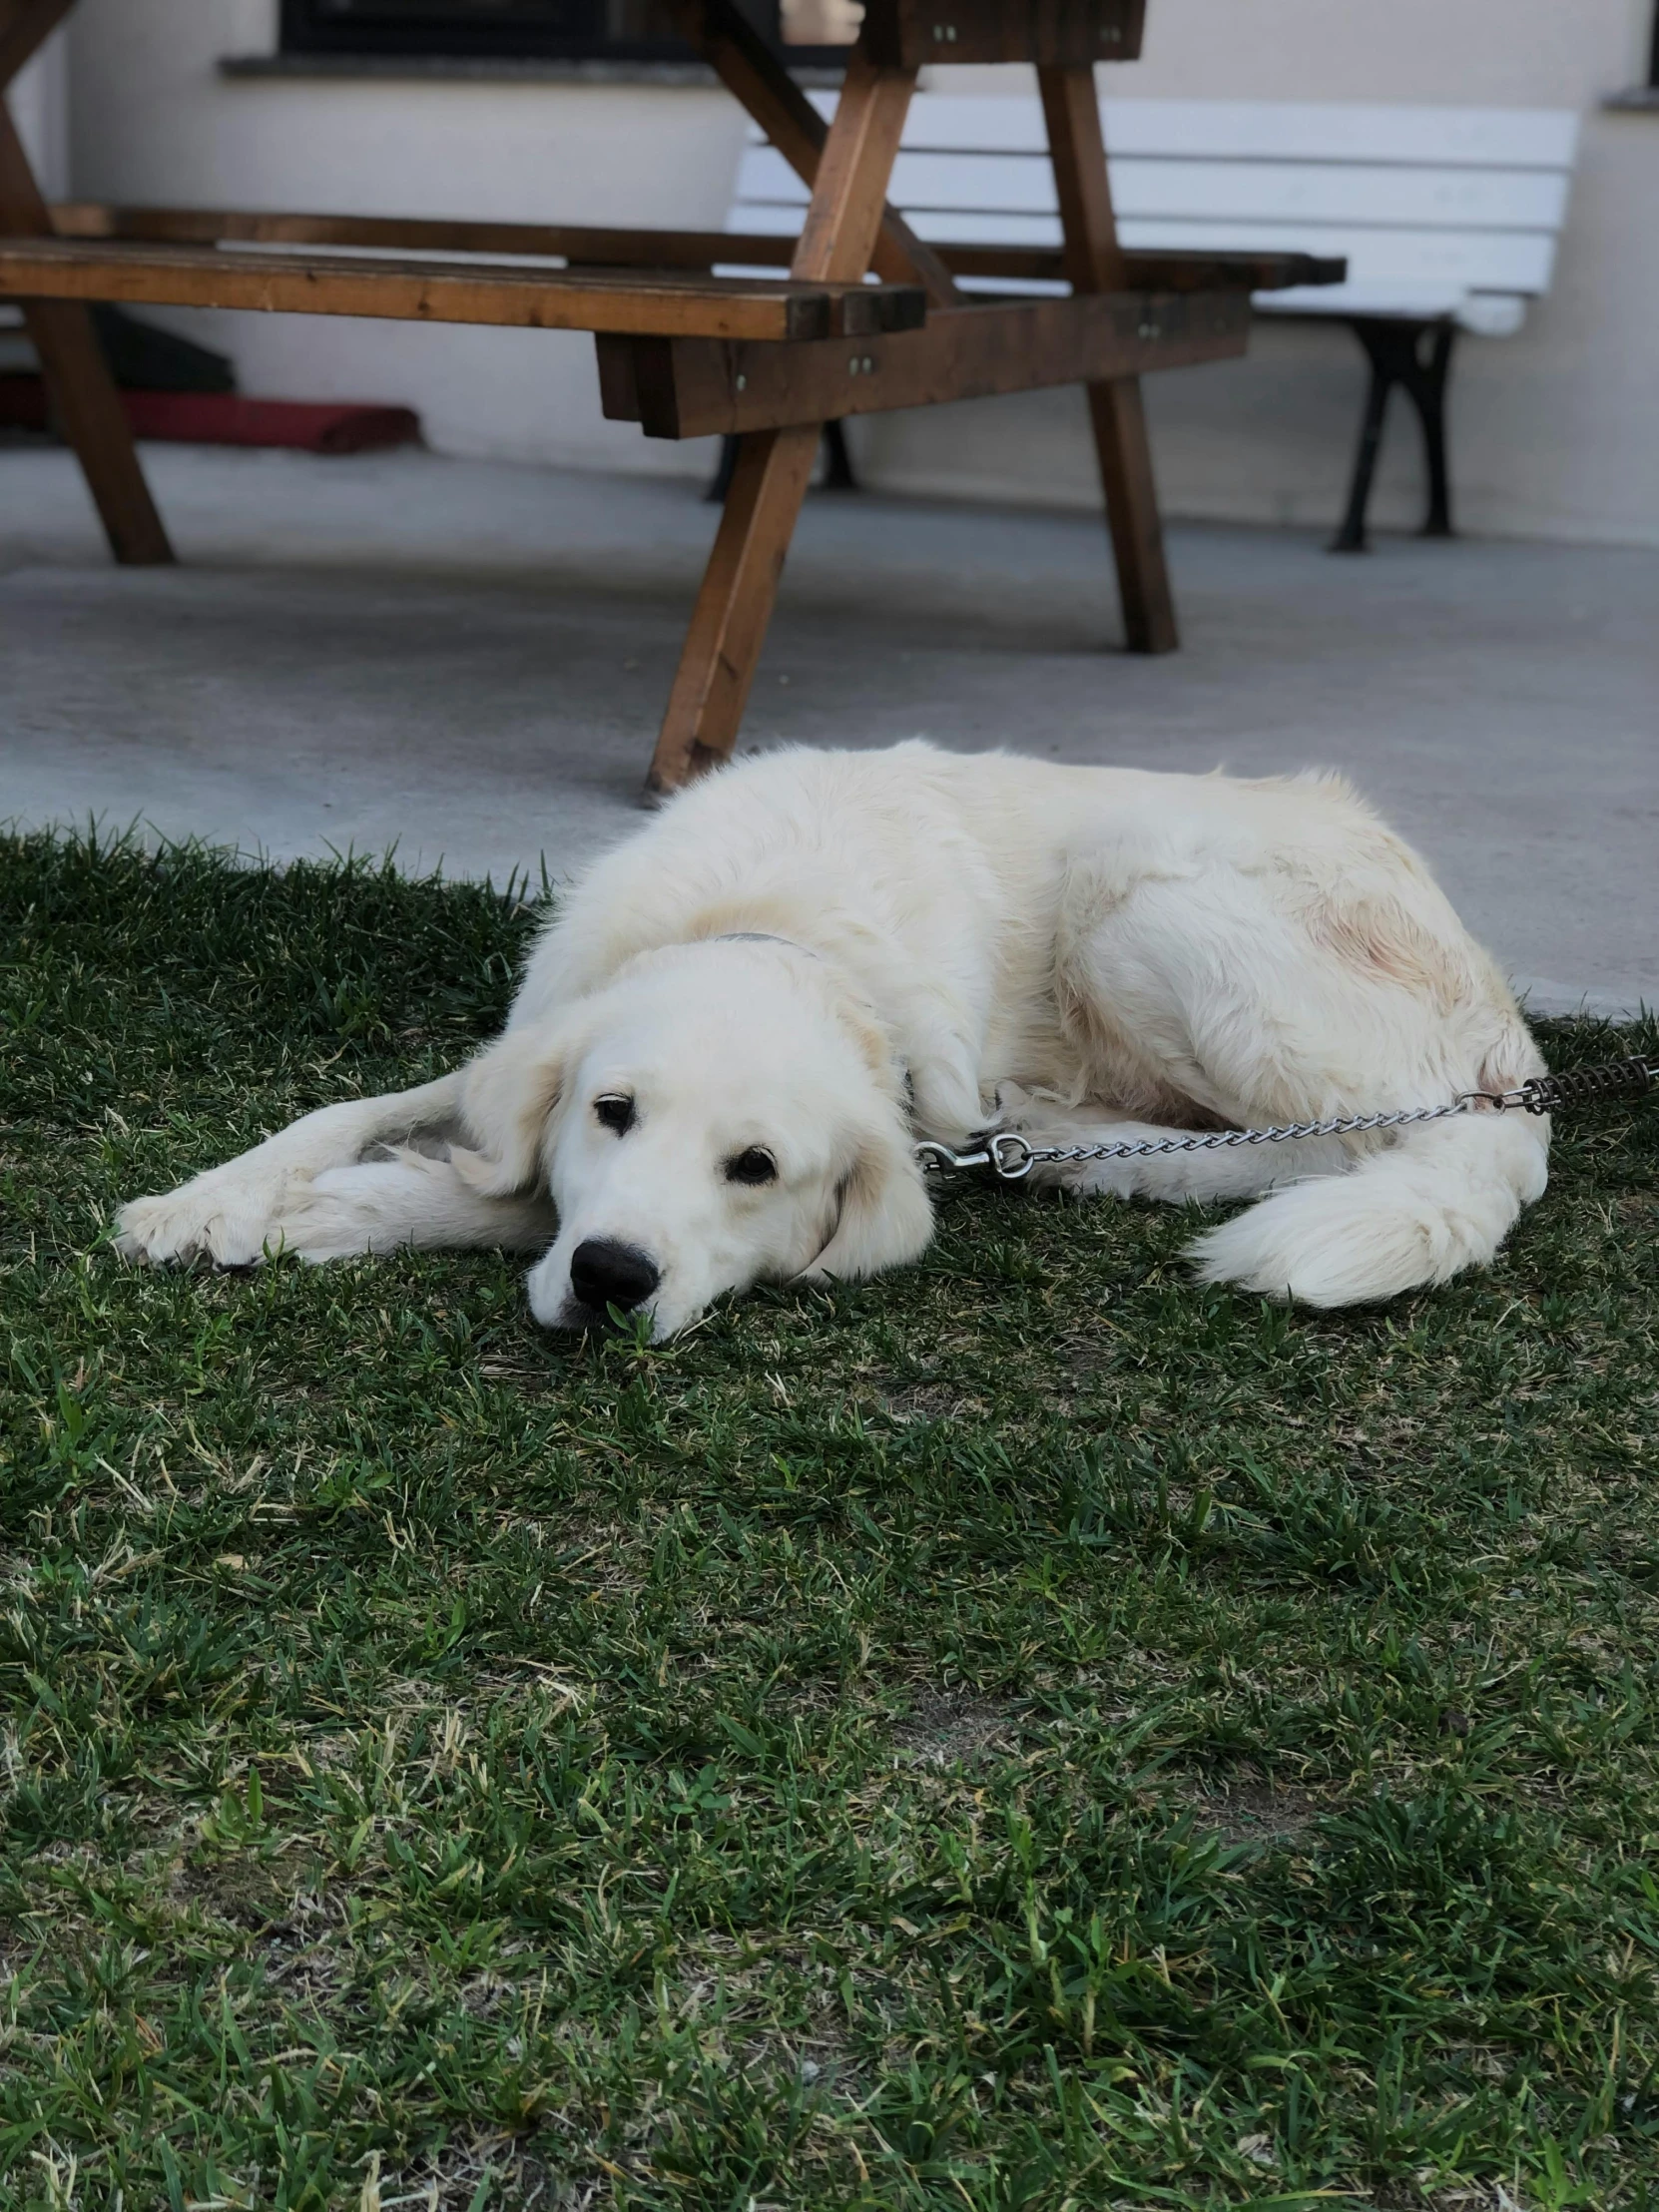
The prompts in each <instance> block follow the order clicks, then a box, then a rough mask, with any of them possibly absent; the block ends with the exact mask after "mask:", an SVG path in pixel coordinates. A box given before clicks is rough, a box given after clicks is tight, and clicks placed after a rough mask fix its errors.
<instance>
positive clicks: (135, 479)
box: [0, 99, 173, 568]
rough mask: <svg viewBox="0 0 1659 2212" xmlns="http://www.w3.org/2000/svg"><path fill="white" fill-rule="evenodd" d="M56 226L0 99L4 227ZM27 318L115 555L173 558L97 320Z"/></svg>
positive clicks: (77, 312)
mask: <svg viewBox="0 0 1659 2212" xmlns="http://www.w3.org/2000/svg"><path fill="white" fill-rule="evenodd" d="M51 227H52V219H51V215H50V213H49V211H48V209H47V206H46V202H45V200H44V199H43V198H42V196H41V191H40V187H39V186H38V185H37V184H36V183H35V179H34V172H33V171H32V170H31V169H30V167H29V158H28V156H27V154H25V152H24V150H23V142H22V140H21V139H20V138H19V137H18V135H17V127H16V125H15V124H14V123H13V122H12V119H11V112H10V110H9V109H8V108H7V106H6V103H5V101H4V100H3V99H0V228H4V229H5V230H6V231H8V232H13V233H16V234H18V235H20V236H28V235H30V234H32V233H41V232H46V231H49V230H50V229H51ZM24 320H25V322H26V323H27V325H28V330H29V336H30V338H31V339H32V340H33V341H34V347H35V351H36V353H37V354H38V355H39V357H40V367H41V374H42V376H43V377H44V378H45V381H46V390H47V395H48V397H49V399H50V400H51V403H52V411H53V414H54V415H55V416H56V418H57V421H58V424H59V426H60V428H61V429H62V431H63V434H64V436H65V437H66V438H67V439H68V440H69V443H70V445H71V446H72V447H73V448H74V452H75V457H76V459H77V460H78V461H79V462H80V464H81V471H82V474H83V475H84V476H85V477H86V480H87V489H88V490H89V491H90V492H91V493H92V497H93V503H94V505H95V506H96V507H97V509H98V514H99V519H100V520H101V521H102V523H103V525H104V533H105V535H106V537H107V538H108V539H109V541H110V550H111V552H112V553H114V555H115V557H116V559H117V560H118V561H120V562H122V563H124V564H125V565H126V566H128V567H134V568H137V567H150V566H153V565H155V564H157V563H160V562H164V561H171V560H172V558H173V548H172V546H171V545H169V543H168V539H167V531H166V529H165V528H164V527H163V524H162V518H161V516H160V515H159V514H158V513H157V511H156V504H155V501H154V500H153V499H152V498H151V496H150V487H149V485H148V484H147V483H146V482H145V480H144V471H143V469H142V468H141V467H140V466H139V458H138V452H137V450H136V448H135V447H134V444H133V433H132V429H131V427H130V426H129V424H128V421H127V414H126V410H125V408H124V407H123V406H122V404H121V394H120V393H119V392H118V391H117V389H116V386H115V379H114V377H113V376H112V375H111V374H110V370H109V364H108V362H107V361H106V360H105V358H104V350H103V347H102V346H101V345H100V344H99V342H98V335H97V332H96V331H95V330H94V329H93V326H92V317H91V316H90V315H89V314H88V312H87V310H86V308H85V307H84V306H79V305H72V304H68V303H62V304H60V303H57V302H48V301H45V300H34V301H31V302H30V303H29V304H28V305H27V306H26V307H25V309H24Z"/></svg>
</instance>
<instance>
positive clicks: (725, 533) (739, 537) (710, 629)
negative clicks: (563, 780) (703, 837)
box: [646, 47, 916, 796]
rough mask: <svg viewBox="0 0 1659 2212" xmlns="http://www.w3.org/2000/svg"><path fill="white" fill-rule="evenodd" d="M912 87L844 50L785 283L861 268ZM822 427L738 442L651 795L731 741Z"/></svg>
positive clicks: (711, 760)
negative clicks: (831, 114) (831, 115)
mask: <svg viewBox="0 0 1659 2212" xmlns="http://www.w3.org/2000/svg"><path fill="white" fill-rule="evenodd" d="M915 81H916V73H915V71H914V70H913V69H890V68H882V67H880V66H879V65H878V64H876V63H874V62H872V61H870V59H869V58H868V56H867V55H866V54H865V53H864V52H863V50H862V49H861V48H859V47H854V48H853V50H852V56H851V59H850V61H849V62H848V63H847V70H846V81H845V83H844V85H843V86H842V88H841V96H840V102H839V105H838V106H837V108H836V110H835V120H834V122H833V124H832V125H831V126H830V133H829V136H828V138H827V140H826V142H825V146H824V151H823V154H822V156H821V157H820V159H819V161H818V163H817V165H816V177H815V182H814V185H813V198H812V202H811V205H810V206H809V208H808V210H807V220H806V223H805V225H804V227H803V229H802V233H801V240H800V243H799V245H798V246H797V248H796V251H795V258H794V260H793V261H792V263H791V264H790V275H791V276H792V277H798V278H801V279H803V280H809V281H814V282H819V283H827V282H834V281H839V282H842V283H848V282H856V281H857V280H858V278H860V277H862V275H863V273H864V271H865V270H867V269H868V268H869V266H870V260H871V256H872V255H873V253H874V250H875V243H876V240H877V237H878V236H879V234H880V231H881V226H882V221H883V218H884V216H885V213H886V207H885V203H886V193H887V180H888V178H889V177H890V176H891V175H892V165H893V159H894V157H895V155H896V154H897V152H898V141H899V136H900V133H901V132H902V131H903V128H904V116H905V113H906V111H907V109H908V107H909V104H910V95H911V93H912V92H913V91H914V90H915ZM822 427H823V425H822V423H821V422H818V421H813V422H804V423H796V424H792V425H791V426H789V427H788V428H785V429H778V430H763V431H759V432H756V433H754V434H752V435H751V436H749V437H746V438H745V439H744V440H743V441H742V445H741V447H740V450H739V453H738V460H737V466H736V468H735V469H734V471H733V476H732V488H731V490H730V491H729V492H728V493H727V496H726V507H725V511H724V513H723V514H722V516H721V523H720V529H719V531H718V533H717V534H716V538H715V548H714V552H713V554H712V555H711V557H710V561H709V567H708V571H707V573H706V574H705V576H704V579H703V588H702V590H701V592H700V593H699V595H698V601H697V611H696V613H695V614H694V616H693V617H692V626H691V632H690V635H689V636H688V637H687V639H686V645H685V650H684V652H683V654H682V655H681V660H680V668H679V673H678V674H677V675H676V677H675V680H674V689H673V691H672V692H671V693H670V695H669V703H668V712H667V714H666V715H665V716H664V718H663V727H662V733H661V735H660V736H659V738H658V740H657V751H656V755H655V757H654V758H653V760H652V763H651V770H650V773H649V775H648V776H647V778H646V792H647V794H648V795H650V796H661V795H663V794H665V793H667V792H672V791H678V790H679V788H680V786H681V785H682V784H684V783H686V782H687V781H688V779H689V778H691V777H693V776H697V775H700V774H702V772H703V771H704V770H705V769H708V768H712V767H714V766H716V765H717V764H718V763H719V762H721V761H724V760H727V759H728V758H730V755H731V752H732V748H733V746H734V745H735V744H736V743H737V736H738V729H739V725H740V724H741V723H742V721H743V710H744V707H745V705H746V703H747V701H748V698H749V690H750V686H751V684H752V683H753V681H754V677H755V666H756V663H757V662H758V661H759V659H760V657H761V647H762V645H763V644H764V643H765V640H766V633H767V625H768V623H769V622H770V621H771V619H772V609H773V604H774V602H775V600H776V598H777V594H778V580H779V578H780V577H781V576H782V575H783V572H784V559H785V556H786V554H787V553H788V552H789V546H790V539H791V538H792V536H793V535H794V533H795V525H796V522H797V520H798V518H799V516H800V513H801V503H802V501H803V500H804V499H805V498H806V496H807V485H808V483H809V481H810V479H811V477H812V472H813V461H814V458H815V456H816V454H817V452H818V445H819V437H820V434H821V431H822Z"/></svg>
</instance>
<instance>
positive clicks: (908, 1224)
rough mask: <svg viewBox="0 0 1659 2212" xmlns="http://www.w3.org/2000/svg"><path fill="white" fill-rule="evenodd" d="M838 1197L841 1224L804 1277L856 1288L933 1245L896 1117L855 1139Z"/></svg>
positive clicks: (917, 1177)
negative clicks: (834, 1280) (833, 1279)
mask: <svg viewBox="0 0 1659 2212" xmlns="http://www.w3.org/2000/svg"><path fill="white" fill-rule="evenodd" d="M838 1197H839V1203H840V1218H839V1220H838V1221H837V1222H836V1224H835V1227H834V1230H833V1232H832V1234H831V1236H830V1242H829V1243H828V1244H827V1245H826V1246H825V1248H824V1250H823V1251H822V1252H821V1253H820V1254H819V1256H818V1258H817V1259H816V1260H815V1261H814V1262H813V1265H812V1266H811V1267H810V1268H809V1269H808V1270H807V1273H808V1275H809V1276H814V1275H833V1276H837V1277H839V1278H840V1279H841V1280H842V1281H843V1282H857V1281H859V1280H861V1278H862V1277H864V1276H866V1275H879V1274H880V1272H881V1270H882V1269H883V1268H896V1267H902V1266H903V1264H904V1262H905V1261H907V1260H916V1259H919V1258H920V1257H921V1255H922V1253H924V1252H925V1251H926V1249H927V1247H928V1245H929V1244H930V1243H931V1242H932V1237H933V1208H932V1205H931V1203H930V1202H929V1200H928V1196H927V1192H926V1188H925V1186H924V1185H923V1182H922V1177H921V1169H920V1168H919V1167H918V1166H917V1165H916V1157H915V1153H914V1151H913V1149H912V1147H911V1144H910V1138H909V1132H908V1130H907V1129H906V1128H905V1126H904V1124H903V1122H902V1121H900V1119H899V1118H898V1116H897V1114H896V1113H894V1114H893V1115H892V1116H891V1118H890V1119H889V1120H885V1121H883V1123H882V1124H881V1125H880V1126H878V1127H874V1128H871V1129H869V1130H867V1131H866V1132H865V1133H864V1135H863V1136H862V1137H861V1138H860V1139H859V1141H858V1145H857V1149H856V1151H855V1152H854V1153H853V1156H852V1164H851V1166H850V1167H849V1168H848V1169H847V1172H846V1174H845V1175H844V1176H843V1178H842V1179H841V1185H840V1190H839V1193H838Z"/></svg>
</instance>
